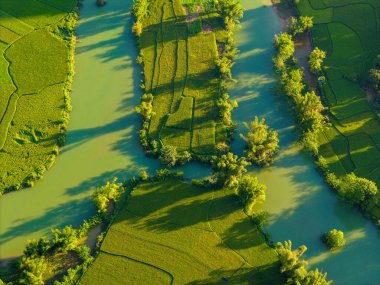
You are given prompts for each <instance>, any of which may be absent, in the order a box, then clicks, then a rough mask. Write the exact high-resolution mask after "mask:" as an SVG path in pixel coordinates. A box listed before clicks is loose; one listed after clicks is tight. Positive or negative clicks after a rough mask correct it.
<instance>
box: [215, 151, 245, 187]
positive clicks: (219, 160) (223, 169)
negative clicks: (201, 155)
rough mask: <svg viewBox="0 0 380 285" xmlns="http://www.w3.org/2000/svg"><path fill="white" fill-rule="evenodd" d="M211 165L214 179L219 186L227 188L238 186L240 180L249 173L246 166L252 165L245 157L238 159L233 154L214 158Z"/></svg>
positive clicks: (229, 153)
mask: <svg viewBox="0 0 380 285" xmlns="http://www.w3.org/2000/svg"><path fill="white" fill-rule="evenodd" d="M211 163H212V167H213V169H214V174H213V177H214V179H215V180H216V182H217V183H218V184H219V185H223V186H227V187H235V186H237V184H238V181H239V179H240V178H241V177H242V176H243V174H244V173H245V172H247V169H246V166H248V165H250V163H249V162H248V161H247V160H246V158H245V157H241V158H238V156H237V155H234V154H233V153H232V152H228V153H227V154H223V155H221V156H219V157H217V156H213V157H212V160H211Z"/></svg>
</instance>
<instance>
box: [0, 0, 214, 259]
mask: <svg viewBox="0 0 380 285" xmlns="http://www.w3.org/2000/svg"><path fill="white" fill-rule="evenodd" d="M131 4H132V0H124V1H122V0H118V1H115V0H114V1H108V3H107V5H105V6H104V7H102V8H98V7H97V6H96V5H95V4H94V1H85V2H84V6H83V8H82V9H81V11H80V14H81V20H80V21H79V25H78V28H77V35H78V44H77V49H76V76H75V79H74V84H73V93H72V96H71V97H72V105H73V108H74V109H73V111H72V113H71V120H70V125H69V132H68V143H67V145H66V146H65V147H64V148H63V150H62V153H61V154H60V155H59V157H58V159H57V162H56V165H55V166H54V167H53V168H52V169H51V170H49V171H48V172H47V173H46V174H45V177H44V179H43V180H42V181H39V182H37V183H36V185H35V186H34V187H33V188H32V189H30V190H23V191H20V192H16V193H10V194H7V195H5V196H3V197H2V198H1V199H0V258H11V257H15V256H19V255H21V253H22V251H23V249H24V247H25V243H26V241H27V239H32V238H39V237H41V236H42V235H46V234H49V232H50V228H52V227H63V226H65V225H67V224H72V225H74V226H78V225H80V224H81V222H82V221H83V219H84V218H88V217H90V216H91V215H92V214H93V213H94V207H93V206H92V203H91V201H90V195H91V193H92V192H93V190H94V188H95V187H99V186H101V185H103V184H104V183H105V182H106V181H108V180H110V179H112V178H113V177H116V176H117V177H120V178H121V177H122V178H130V177H132V176H133V175H137V174H138V173H139V172H140V170H141V169H148V170H150V172H151V173H152V172H153V171H154V170H156V169H157V168H159V167H160V165H159V162H158V160H157V159H149V158H147V157H145V155H144V153H143V151H142V149H141V147H140V144H139V141H138V136H137V132H138V130H139V128H140V124H141V120H140V117H139V115H138V114H136V112H135V111H134V107H135V106H136V105H138V104H139V102H140V94H141V91H140V87H139V85H140V76H139V72H140V69H139V68H138V67H137V66H136V64H135V58H136V56H137V52H136V48H135V44H134V39H133V38H132V36H131V33H130V27H131V17H130V14H129V9H130V6H131ZM184 170H185V172H186V177H187V178H195V177H201V176H203V175H204V174H205V173H210V170H209V169H207V170H205V169H203V168H201V167H199V166H196V165H195V164H190V165H187V166H186V167H185V168H184ZM204 171H206V172H204Z"/></svg>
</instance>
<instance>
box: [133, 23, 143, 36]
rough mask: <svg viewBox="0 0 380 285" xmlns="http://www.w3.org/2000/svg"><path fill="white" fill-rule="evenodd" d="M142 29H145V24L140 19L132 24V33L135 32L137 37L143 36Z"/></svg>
mask: <svg viewBox="0 0 380 285" xmlns="http://www.w3.org/2000/svg"><path fill="white" fill-rule="evenodd" d="M142 31H143V26H142V24H141V22H139V21H136V22H134V23H133V25H132V33H134V34H135V36H136V37H139V36H141V34H142Z"/></svg>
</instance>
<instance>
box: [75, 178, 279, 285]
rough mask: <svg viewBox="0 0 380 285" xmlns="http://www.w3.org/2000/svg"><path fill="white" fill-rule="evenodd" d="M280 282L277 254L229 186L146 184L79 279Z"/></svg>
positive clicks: (109, 281)
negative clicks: (204, 186)
mask: <svg viewBox="0 0 380 285" xmlns="http://www.w3.org/2000/svg"><path fill="white" fill-rule="evenodd" d="M224 277H226V278H227V279H228V282H229V283H231V284H252V280H255V284H262V285H264V284H281V283H282V282H283V280H282V275H281V273H280V268H279V263H278V257H277V254H276V253H275V251H274V249H272V248H270V247H269V246H268V245H267V244H266V242H265V240H264V238H263V236H262V234H261V233H260V232H259V231H258V230H257V229H256V227H255V226H254V225H253V224H252V222H251V221H250V219H249V218H248V217H247V216H246V215H245V214H244V212H243V210H242V206H241V204H240V202H239V200H238V198H237V197H236V196H235V195H234V194H233V193H231V192H230V191H228V190H210V189H205V188H199V187H197V186H193V185H191V184H188V183H184V182H181V181H178V180H172V181H166V182H153V183H144V184H141V185H140V186H138V187H137V188H136V189H135V190H134V191H133V192H132V195H131V197H129V199H128V202H127V205H126V206H124V207H123V209H122V210H121V211H120V213H119V214H118V215H117V216H116V218H115V220H114V222H113V225H112V226H111V228H110V229H109V231H108V233H107V235H106V237H105V240H104V242H103V244H102V246H101V249H100V254H99V256H98V257H97V259H96V260H95V262H94V264H92V265H91V267H90V268H89V269H88V271H87V272H86V273H85V275H84V277H83V278H82V279H81V281H80V284H83V285H87V284H88V285H90V284H91V285H97V284H115V285H116V284H146V283H148V284H152V285H153V284H220V283H222V282H224V281H223V278H224Z"/></svg>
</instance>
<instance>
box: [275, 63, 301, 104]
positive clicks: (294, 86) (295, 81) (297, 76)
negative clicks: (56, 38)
mask: <svg viewBox="0 0 380 285" xmlns="http://www.w3.org/2000/svg"><path fill="white" fill-rule="evenodd" d="M281 88H282V90H283V92H284V93H285V94H286V95H287V96H289V97H292V98H294V97H296V96H298V95H299V94H301V93H302V91H303V90H304V89H305V84H304V83H303V70H302V69H300V68H295V69H294V68H291V69H289V70H287V71H286V72H283V73H282V74H281Z"/></svg>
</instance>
